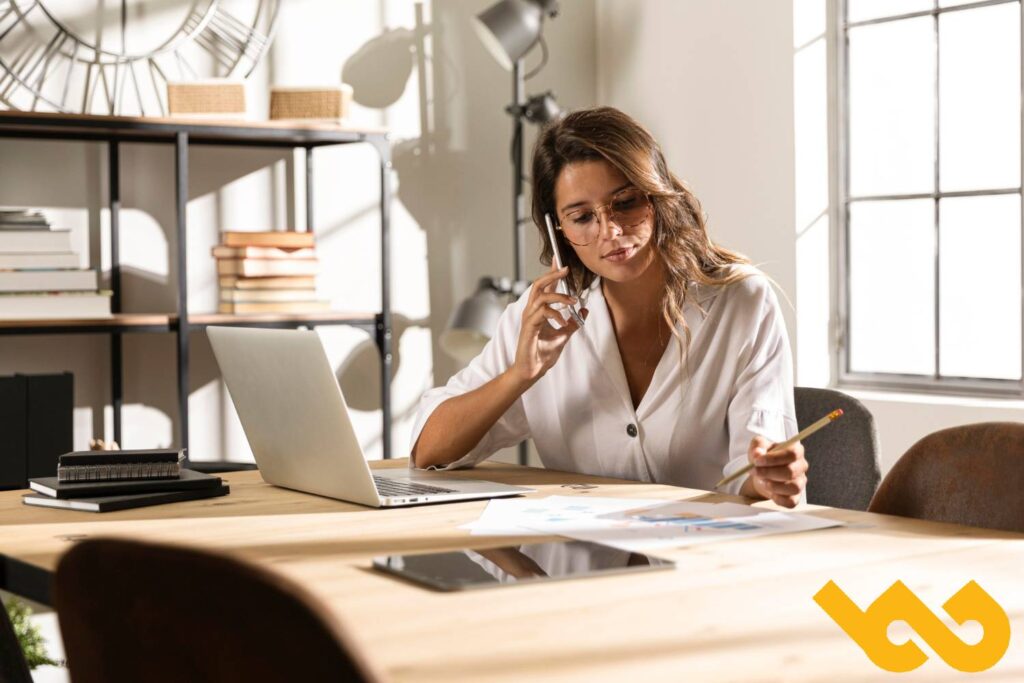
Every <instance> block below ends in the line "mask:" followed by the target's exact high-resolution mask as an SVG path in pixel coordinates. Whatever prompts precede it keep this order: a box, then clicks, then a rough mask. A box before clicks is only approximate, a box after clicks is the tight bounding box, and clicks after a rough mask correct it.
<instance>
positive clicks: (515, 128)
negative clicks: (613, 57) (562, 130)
mask: <svg viewBox="0 0 1024 683" xmlns="http://www.w3.org/2000/svg"><path fill="white" fill-rule="evenodd" d="M525 104H526V82H525V79H524V78H523V60H522V59H517V60H516V61H515V63H514V64H513V65H512V106H511V107H509V111H510V113H511V114H512V122H513V123H512V238H513V244H512V253H513V255H514V258H515V279H516V282H523V281H525V280H526V235H525V234H524V231H523V216H525V215H526V196H525V194H524V191H523V190H524V188H523V107H524V105H525ZM528 460H529V451H528V443H527V442H526V441H522V442H520V443H519V464H520V465H526V464H527V462H528Z"/></svg>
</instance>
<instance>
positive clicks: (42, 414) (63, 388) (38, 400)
mask: <svg viewBox="0 0 1024 683" xmlns="http://www.w3.org/2000/svg"><path fill="white" fill-rule="evenodd" d="M23 377H24V378H25V380H26V382H27V386H28V391H27V396H28V400H27V403H28V416H27V430H28V437H27V445H26V450H27V456H28V458H27V460H28V462H27V465H26V469H27V474H28V478H29V479H31V478H33V477H52V476H55V475H56V474H57V458H58V457H59V456H60V455H61V454H62V453H67V452H68V451H70V450H71V449H72V447H73V444H72V441H73V426H74V425H73V420H72V411H73V410H74V404H75V397H74V381H73V377H72V375H71V373H70V372H65V373H62V374H59V375H24V376H23Z"/></svg>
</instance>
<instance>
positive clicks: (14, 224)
mask: <svg viewBox="0 0 1024 683" xmlns="http://www.w3.org/2000/svg"><path fill="white" fill-rule="evenodd" d="M49 229H50V224H49V223H47V222H46V221H38V222H31V221H9V220H4V219H2V218H0V230H49Z"/></svg>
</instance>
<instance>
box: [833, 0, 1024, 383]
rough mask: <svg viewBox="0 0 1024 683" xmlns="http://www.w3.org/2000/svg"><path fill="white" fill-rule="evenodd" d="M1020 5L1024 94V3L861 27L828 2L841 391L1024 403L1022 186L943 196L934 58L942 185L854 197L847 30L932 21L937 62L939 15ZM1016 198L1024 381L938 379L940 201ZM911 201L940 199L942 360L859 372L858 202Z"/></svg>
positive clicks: (935, 9) (843, 4)
mask: <svg viewBox="0 0 1024 683" xmlns="http://www.w3.org/2000/svg"><path fill="white" fill-rule="evenodd" d="M1011 3H1014V4H1017V5H1018V15H1019V17H1020V23H1021V25H1020V31H1021V49H1020V59H1021V92H1022V93H1024V0H983V1H980V2H970V3H965V4H962V5H954V6H951V7H939V0H933V2H932V8H931V9H929V10H922V11H917V12H908V13H904V14H896V15H891V16H884V17H878V18H875V19H868V20H863V21H856V22H847V20H846V16H847V11H846V10H847V0H834V1H833V2H830V3H829V6H830V13H831V14H832V16H831V18H830V22H829V23H830V26H831V27H832V31H833V32H832V35H833V37H834V40H833V41H832V43H833V45H832V46H831V47H830V50H829V56H830V60H831V62H832V63H831V65H830V68H829V70H828V72H829V74H830V80H832V84H831V85H830V88H829V89H830V91H831V93H832V98H831V99H832V106H830V107H829V111H830V119H831V121H830V125H829V128H830V138H831V143H832V144H831V146H832V148H833V150H834V153H833V154H831V155H830V156H831V163H832V179H831V180H830V192H831V195H832V197H831V199H832V201H831V202H830V204H831V206H832V214H833V221H832V224H833V225H834V226H836V229H835V231H834V233H833V249H834V255H835V261H834V265H835V269H834V272H835V273H836V277H835V279H834V283H835V285H836V286H835V289H834V299H833V310H835V311H836V313H837V316H836V321H835V335H834V346H833V353H832V354H831V355H832V364H833V367H832V376H833V378H834V379H835V383H836V385H837V386H838V387H840V388H852V389H873V390H889V391H907V392H917V393H929V394H955V395H973V396H988V397H996V398H1024V191H1022V189H1024V188H1022V187H1021V186H1018V187H1016V188H993V189H984V190H970V191H959V192H942V191H940V184H939V164H938V159H939V137H940V129H939V125H938V124H939V70H940V68H941V66H940V64H939V59H938V58H936V60H935V74H934V75H935V85H934V94H933V96H934V101H935V105H936V106H935V117H936V121H935V123H936V125H935V143H934V148H933V149H934V156H933V162H934V164H935V182H934V186H933V191H932V192H930V193H929V192H926V193H915V194H894V195H870V196H869V195H865V196H856V197H851V195H850V185H849V178H850V166H849V161H850V147H849V145H850V126H849V123H850V119H849V115H850V109H849V68H848V65H849V49H850V44H849V34H848V30H849V29H851V28H856V27H860V26H868V25H873V24H880V23H889V22H893V21H899V20H903V19H911V18H916V17H927V16H931V17H932V18H933V25H934V31H935V50H936V57H937V56H938V51H939V17H940V16H941V15H943V14H948V13H951V12H961V11H970V10H974V9H979V8H983V7H990V6H995V5H1006V4H1011ZM1021 104H1022V107H1021V115H1020V119H1021V132H1022V135H1021V150H1020V152H1021V153H1020V160H1021V182H1022V185H1024V99H1022V103H1021ZM1007 194H1016V195H1017V196H1018V199H1019V200H1020V202H1021V254H1020V258H1021V266H1022V267H1021V291H1022V296H1021V367H1022V377H1021V378H1020V379H1013V380H1008V379H991V378H975V377H944V376H941V375H940V374H939V369H940V367H941V365H940V360H941V343H940V342H941V339H940V329H941V327H940V325H941V320H940V300H941V289H940V287H939V284H940V281H939V278H940V263H939V254H940V249H941V245H940V242H939V202H940V200H941V199H944V198H953V197H973V196H993V195H1007ZM907 199H932V200H933V202H934V206H935V210H934V215H935V218H934V230H935V253H934V273H935V292H936V296H935V301H934V306H935V322H934V338H935V360H934V366H935V369H934V372H933V374H932V375H931V376H924V375H911V374H898V373H886V372H864V371H860V372H855V371H853V370H851V369H850V346H849V340H850V272H851V270H850V249H849V240H850V230H849V227H850V206H851V204H853V203H857V202H863V201H878V200H907Z"/></svg>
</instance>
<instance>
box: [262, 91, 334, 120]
mask: <svg viewBox="0 0 1024 683" xmlns="http://www.w3.org/2000/svg"><path fill="white" fill-rule="evenodd" d="M351 106H352V87H351V86H349V85H346V84H344V83H342V84H341V85H328V86H323V87H319V86H318V87H308V88H286V87H278V86H274V87H273V88H271V89H270V118H271V119H272V120H281V119H306V120H309V119H319V120H324V121H338V120H339V119H343V118H345V117H346V116H348V113H349V109H350V108H351Z"/></svg>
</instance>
